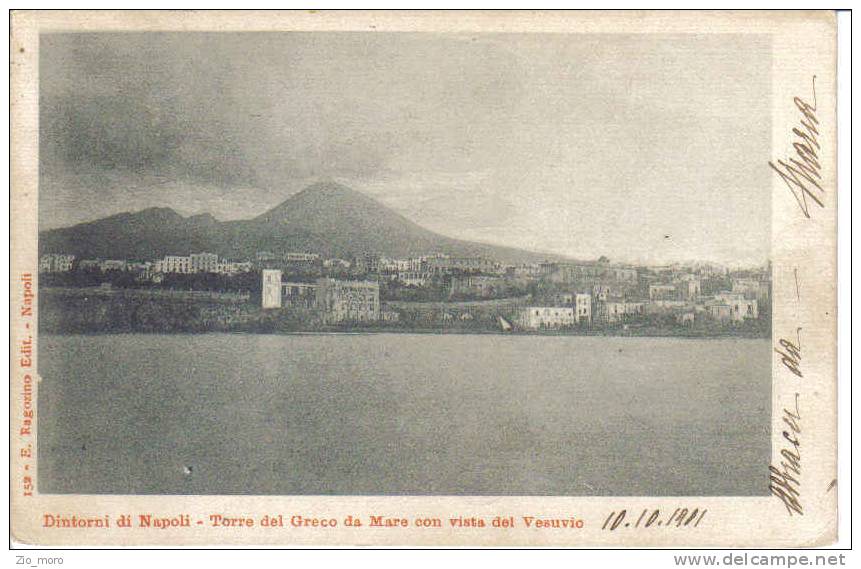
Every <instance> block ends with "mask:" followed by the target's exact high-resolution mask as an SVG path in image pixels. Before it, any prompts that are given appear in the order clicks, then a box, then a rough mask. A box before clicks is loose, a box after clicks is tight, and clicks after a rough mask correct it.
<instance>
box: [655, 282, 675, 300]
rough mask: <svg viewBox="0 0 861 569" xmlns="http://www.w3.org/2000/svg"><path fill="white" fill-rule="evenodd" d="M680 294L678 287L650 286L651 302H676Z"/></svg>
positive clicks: (667, 285) (665, 285)
mask: <svg viewBox="0 0 861 569" xmlns="http://www.w3.org/2000/svg"><path fill="white" fill-rule="evenodd" d="M676 299H678V292H677V291H676V285H671V284H653V285H649V300H676Z"/></svg>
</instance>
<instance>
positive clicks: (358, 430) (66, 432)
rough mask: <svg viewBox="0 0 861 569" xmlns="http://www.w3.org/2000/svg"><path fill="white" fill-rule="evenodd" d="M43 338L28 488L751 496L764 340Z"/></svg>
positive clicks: (760, 437) (763, 419)
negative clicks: (35, 468)
mask: <svg viewBox="0 0 861 569" xmlns="http://www.w3.org/2000/svg"><path fill="white" fill-rule="evenodd" d="M40 342H41V344H40V350H39V367H40V372H41V374H42V377H43V380H42V383H41V387H40V395H39V409H40V414H39V429H40V433H39V447H40V449H39V451H40V454H39V458H40V473H39V483H40V485H41V491H42V492H47V493H67V492H75V493H116V494H128V493H176V494H234V493H241V494H499V495H512V494H515V495H516V494H520V495H756V494H767V484H768V480H767V476H766V475H767V470H768V461H769V456H770V442H769V440H770V439H769V428H770V427H769V425H770V406H771V403H770V401H771V382H770V362H771V356H770V346H769V343H768V342H767V341H766V340H742V339H710V340H680V339H668V338H605V337H600V338H585V337H536V336H501V335H481V336H462V335H451V336H435V335H409V334H389V335H325V336H266V335H228V334H225V335H215V334H210V335H198V336H192V335H188V336H183V335H170V336H158V335H108V336H62V337H59V336H54V337H51V336H43V337H41V339H40ZM186 467H190V468H191V472H190V474H189V473H187V471H186Z"/></svg>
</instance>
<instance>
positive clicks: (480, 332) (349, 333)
mask: <svg viewBox="0 0 861 569" xmlns="http://www.w3.org/2000/svg"><path fill="white" fill-rule="evenodd" d="M39 334H41V335H46V336H115V335H116V336H121V335H140V336H206V335H211V334H225V335H246V336H256V335H261V336H369V335H375V336H376V335H399V334H406V335H414V336H420V335H424V336H514V337H548V338H560V337H561V338H569V337H571V338H666V339H681V340H726V339H739V340H771V339H772V335H771V334H769V335H767V336H766V335H755V334H732V333H725V334H674V333H666V334H652V333H649V334H636V333H635V334H631V333H630V332H627V333H621V332H620V333H607V332H606V331H601V332H592V333H582V332H566V331H541V332H526V331H518V332H503V331H494V330H428V329H421V328H416V329H407V328H401V329H385V330H383V329H362V330H267V331H257V330H209V331H187V330H173V331H144V330H86V331H74V332H70V331H59V332H58V331H50V332H42V331H40V332H39Z"/></svg>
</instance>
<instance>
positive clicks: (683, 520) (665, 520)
mask: <svg viewBox="0 0 861 569" xmlns="http://www.w3.org/2000/svg"><path fill="white" fill-rule="evenodd" d="M707 511H708V510H706V509H705V508H704V509H702V510H701V509H699V508H694V509H693V510H689V509H688V508H676V509H675V510H674V511H673V513H672V514H670V516H669V517H666V515H665V514H664V515H662V514H661V510H659V509H654V510H649V509H648V508H646V509H644V510H643V511H642V513H640V515H639V517H637V518H634V516H635V515H637V514H636V513H633V512H632V515H631V516H630V517H629V516H628V511H627V510H622V511H620V512H610V515H609V516H607V519H606V520H604V525H602V526H601V529H602V530H607V531H614V530H616V529H618V528H620V527H624V528H628V529H633V528H641V527H642V528H656V527H675V528H680V527H697V526H698V525H699V524H700V522H701V521H702V520H703V518H704V517H705V515H706V512H707Z"/></svg>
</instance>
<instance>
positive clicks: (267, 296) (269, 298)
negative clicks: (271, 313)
mask: <svg viewBox="0 0 861 569" xmlns="http://www.w3.org/2000/svg"><path fill="white" fill-rule="evenodd" d="M262 278H263V283H262V287H261V306H262V307H263V308H281V271H279V270H277V269H263V275H262Z"/></svg>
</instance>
